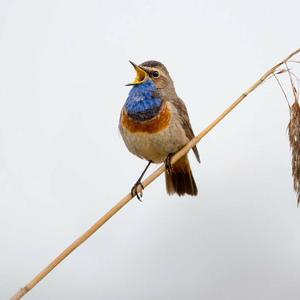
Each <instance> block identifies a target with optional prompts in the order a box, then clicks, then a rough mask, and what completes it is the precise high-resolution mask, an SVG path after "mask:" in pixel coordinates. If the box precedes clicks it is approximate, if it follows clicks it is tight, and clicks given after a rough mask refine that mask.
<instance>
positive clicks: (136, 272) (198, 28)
mask: <svg viewBox="0 0 300 300" xmlns="http://www.w3.org/2000/svg"><path fill="white" fill-rule="evenodd" d="M299 11H300V2H299V1H298V0H295V1H258V0H254V1H247V2H244V1H190V0H185V1H182V2H179V1H142V0H139V1H74V0H72V1H71V0H69V1H54V0H52V1H38V0H36V1H31V0H28V1H21V0H19V1H12V0H0V82H1V83H0V225H1V226H0V240H1V255H0V299H8V298H9V297H10V296H11V295H12V294H14V293H15V292H16V291H17V290H18V289H19V288H20V287H22V286H23V285H25V284H26V283H28V282H29V281H30V280H31V279H32V278H33V277H34V276H35V275H36V274H37V273H38V272H39V271H40V270H41V269H42V268H44V267H45V266H46V265H47V264H48V263H49V262H50V261H51V260H52V259H53V258H54V257H55V256H56V255H57V254H59V253H60V252H61V251H62V250H63V249H64V248H65V247H66V246H68V245H69V244H70V243H71V242H72V241H73V240H74V239H75V238H77V237H78V236H79V235H80V234H82V233H83V232H84V231H85V230H86V229H88V228H89V227H90V226H91V225H92V224H93V223H94V222H95V221H96V220H97V219H98V218H99V217H101V216H102V215H103V214H104V213H105V212H106V211H107V210H109V209H110V208H111V207H112V206H113V205H114V204H115V203H116V202H118V201H119V199H120V198H121V197H122V196H123V195H125V194H126V193H127V192H128V191H129V189H130V188H131V186H132V184H133V183H134V182H135V180H136V179H137V177H138V175H139V174H140V172H141V171H142V169H143V168H144V166H145V163H146V162H145V161H142V160H140V159H139V158H137V157H134V156H133V155H132V154H130V153H129V152H128V151H127V149H126V147H125V146H124V144H123V141H122V139H121V136H120V134H119V133H118V119H119V112H120V110H121V107H122V105H123V103H124V101H125V100H126V97H127V94H128V92H129V88H128V87H125V86H124V84H126V83H128V82H130V81H131V80H132V79H133V77H134V71H133V70H132V67H131V66H130V64H129V63H128V60H129V59H130V60H133V61H135V62H137V63H141V62H143V61H145V60H149V59H155V60H159V61H162V62H163V63H164V64H165V65H166V66H167V67H168V69H169V71H170V74H171V76H172V77H173V79H174V81H175V86H176V89H177V93H178V95H180V96H181V97H182V98H183V99H184V101H185V103H186V105H187V107H188V110H189V113H190V118H191V122H192V125H193V128H194V131H195V132H196V133H198V132H199V131H200V130H201V129H203V128H204V127H205V126H206V125H208V124H209V123H210V122H211V121H212V120H213V119H214V118H215V117H217V115H218V114H219V113H220V112H222V111H223V110H224V109H225V108H226V107H227V106H228V105H229V104H230V103H231V102H232V101H233V100H234V99H235V98H236V97H237V96H239V95H240V94H241V93H242V92H243V91H245V90H246V89H247V88H248V87H249V86H250V85H251V84H252V83H253V82H254V81H255V80H257V79H258V77H259V76H260V75H261V74H262V73H263V72H265V71H266V70H267V69H268V68H270V67H271V66H272V65H274V64H275V63H276V62H278V61H279V60H281V59H282V58H284V57H285V56H287V55H288V54H289V53H290V52H291V51H293V50H295V49H296V48H298V47H299V46H300V43H299V42H300V39H299V34H300V22H299ZM298 71H299V70H298ZM299 73H300V72H298V74H299ZM288 121H289V113H288V107H287V105H286V102H285V99H284V97H283V96H282V93H281V91H280V89H279V88H278V86H277V84H276V83H275V81H274V80H270V81H269V82H267V83H266V84H264V85H263V86H262V87H261V88H259V89H258V90H257V91H255V92H254V93H253V94H252V95H251V96H250V97H249V98H248V99H247V100H246V101H245V102H244V103H243V104H241V105H240V106H239V107H238V108H237V109H236V110H235V111H234V112H233V113H232V114H231V115H230V116H229V117H228V118H226V120H224V122H222V123H221V124H220V125H219V126H218V127H217V128H215V129H214V130H213V131H212V132H211V133H210V134H209V135H208V136H207V137H205V138H204V139H203V141H202V142H201V143H200V145H199V151H200V154H201V159H202V163H201V164H200V165H199V164H197V162H196V160H195V158H194V157H193V156H192V155H190V160H191V164H192V168H193V173H194V176H195V179H196V181H197V184H198V188H199V195H198V197H195V198H193V197H183V198H179V197H176V196H174V197H169V196H167V194H166V191H165V186H164V178H163V177H161V178H159V179H158V180H157V181H155V182H154V183H153V184H152V185H151V186H150V187H149V188H147V189H146V191H145V193H144V198H143V203H140V202H138V201H137V200H134V201H132V202H130V203H129V204H128V205H127V206H126V207H125V208H124V209H123V210H122V211H121V212H119V213H118V214H117V215H116V216H115V217H113V219H111V220H110V221H109V222H108V223H107V224H106V225H105V226H103V228H102V229H101V230H100V231H98V232H97V233H96V234H95V235H94V236H93V237H92V238H90V239H89V240H88V241H87V242H86V243H85V244H83V245H82V246H81V247H80V248H79V249H77V250H76V251H75V252H74V253H73V254H71V256H69V257H68V259H67V260H66V261H64V262H63V263H62V264H61V265H59V267H58V268H56V269H55V270H54V271H53V272H52V273H51V274H50V275H49V276H48V277H47V278H46V279H45V280H43V281H42V282H41V283H40V284H38V285H37V286H36V287H35V288H34V289H33V290H32V291H31V292H30V293H29V294H28V295H27V297H26V299H31V300H40V299H43V300H50V299H51V300H52V299H53V300H54V299H76V300H77V299H91V300H98V299H105V300H118V299H128V300H129V299H130V300H153V299H158V300H160V299H161V300H167V299H172V300H181V299H189V300H199V299H205V300H219V299H222V300H238V299H243V300H244V299H246V300H248V299H249V300H250V299H251V300H252V299H255V300H265V299H272V300H281V299H289V300H299V299H300V283H299V278H300V210H299V209H297V208H296V196H295V193H294V191H293V188H292V177H291V156H290V149H289V144H288V136H287V130H286V128H287V124H288ZM154 169H155V167H152V168H151V171H153V170H154ZM148 174H150V172H149V173H148Z"/></svg>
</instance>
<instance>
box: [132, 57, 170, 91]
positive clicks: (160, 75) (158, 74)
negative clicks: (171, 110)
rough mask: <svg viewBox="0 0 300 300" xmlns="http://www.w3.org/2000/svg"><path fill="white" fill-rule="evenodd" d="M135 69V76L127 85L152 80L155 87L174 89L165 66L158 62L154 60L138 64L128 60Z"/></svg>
mask: <svg viewBox="0 0 300 300" xmlns="http://www.w3.org/2000/svg"><path fill="white" fill-rule="evenodd" d="M129 62H130V63H131V64H132V66H133V67H134V69H135V71H136V77H135V79H134V81H133V82H132V83H129V84H128V85H139V84H142V83H145V82H147V81H148V80H152V81H153V83H154V84H155V86H156V88H157V89H159V90H162V89H166V90H169V89H174V86H173V81H172V79H171V77H170V75H169V72H168V70H167V68H166V67H165V66H164V65H163V64H162V63H160V62H158V61H155V60H149V61H145V62H143V63H142V64H140V65H137V64H135V63H133V62H131V61H129Z"/></svg>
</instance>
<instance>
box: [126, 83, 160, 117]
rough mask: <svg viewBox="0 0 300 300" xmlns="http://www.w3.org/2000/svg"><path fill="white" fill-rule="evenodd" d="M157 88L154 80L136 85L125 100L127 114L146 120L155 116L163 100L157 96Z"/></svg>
mask: <svg viewBox="0 0 300 300" xmlns="http://www.w3.org/2000/svg"><path fill="white" fill-rule="evenodd" d="M155 91H157V88H156V86H155V84H154V83H153V81H152V80H147V81H146V82H143V83H141V84H137V85H134V86H133V88H132V89H131V90H130V92H129V95H128V98H127V100H126V102H125V108H126V111H127V114H128V115H129V116H130V117H131V118H133V119H135V120H137V121H146V120H149V119H152V118H153V117H155V116H156V115H157V114H158V112H159V110H160V107H161V104H162V100H161V99H160V98H155V97H154V96H153V93H154V92H155Z"/></svg>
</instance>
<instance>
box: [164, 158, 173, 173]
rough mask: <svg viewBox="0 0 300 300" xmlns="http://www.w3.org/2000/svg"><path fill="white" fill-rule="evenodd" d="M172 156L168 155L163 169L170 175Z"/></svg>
mask: <svg viewBox="0 0 300 300" xmlns="http://www.w3.org/2000/svg"><path fill="white" fill-rule="evenodd" d="M172 156H173V153H169V154H168V156H167V158H166V160H165V168H166V170H167V172H168V173H169V174H170V173H172V170H173V167H172V164H171V159H172Z"/></svg>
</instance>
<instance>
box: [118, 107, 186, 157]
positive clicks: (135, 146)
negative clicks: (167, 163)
mask: <svg viewBox="0 0 300 300" xmlns="http://www.w3.org/2000/svg"><path fill="white" fill-rule="evenodd" d="M120 131H121V134H122V137H123V139H124V142H125V144H126V146H127V148H128V149H129V151H130V152H132V153H133V154H135V155H137V156H139V157H142V158H145V159H147V160H152V161H153V162H162V161H164V160H165V159H166V157H167V155H168V154H169V153H174V152H176V151H177V150H178V149H179V148H180V147H182V145H183V142H182V141H184V142H185V139H184V132H183V131H182V129H181V128H180V126H178V124H177V121H176V118H174V115H173V113H172V109H171V107H170V105H169V104H168V103H164V104H163V106H162V107H161V110H160V111H159V113H158V114H157V115H156V116H155V117H154V118H152V119H150V120H147V121H143V122H141V121H137V120H134V119H132V118H130V117H129V116H128V114H127V113H126V110H125V109H123V110H122V113H121V118H120Z"/></svg>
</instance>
